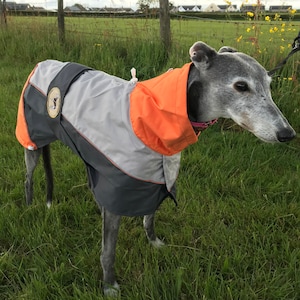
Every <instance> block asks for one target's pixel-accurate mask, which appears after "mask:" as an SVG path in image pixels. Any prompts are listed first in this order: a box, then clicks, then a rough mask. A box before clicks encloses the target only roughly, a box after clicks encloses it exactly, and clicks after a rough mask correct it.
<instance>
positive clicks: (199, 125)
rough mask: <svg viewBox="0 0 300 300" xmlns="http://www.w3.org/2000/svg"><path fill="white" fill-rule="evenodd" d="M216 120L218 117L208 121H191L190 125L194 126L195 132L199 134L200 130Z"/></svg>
mask: <svg viewBox="0 0 300 300" xmlns="http://www.w3.org/2000/svg"><path fill="white" fill-rule="evenodd" d="M217 122H218V119H214V120H211V121H208V122H192V121H191V125H192V126H193V128H194V131H195V133H196V134H199V133H200V132H202V131H204V130H205V129H206V128H208V127H209V126H211V125H214V124H216V123H217Z"/></svg>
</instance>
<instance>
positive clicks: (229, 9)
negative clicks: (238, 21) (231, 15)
mask: <svg viewBox="0 0 300 300" xmlns="http://www.w3.org/2000/svg"><path fill="white" fill-rule="evenodd" d="M218 7H219V8H220V9H221V11H225V12H235V11H238V8H237V6H236V5H235V4H234V5H218Z"/></svg>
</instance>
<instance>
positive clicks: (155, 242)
mask: <svg viewBox="0 0 300 300" xmlns="http://www.w3.org/2000/svg"><path fill="white" fill-rule="evenodd" d="M149 242H150V244H151V245H152V246H153V247H154V248H161V247H163V246H164V245H165V243H164V242H163V241H162V240H160V239H159V238H156V239H155V240H153V241H151V240H150V241H149Z"/></svg>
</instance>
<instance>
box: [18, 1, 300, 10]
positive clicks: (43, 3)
mask: <svg viewBox="0 0 300 300" xmlns="http://www.w3.org/2000/svg"><path fill="white" fill-rule="evenodd" d="M14 1H15V2H17V3H30V4H31V5H34V6H42V7H44V8H47V9H52V8H57V1H55V0H44V1H43V0H14ZM169 1H170V2H172V3H173V4H174V5H175V6H178V5H201V6H202V9H205V8H206V7H207V6H208V5H209V4H211V3H215V4H217V5H221V4H223V5H224V4H226V2H225V0H212V1H210V0H169ZM137 2H138V0H91V1H88V0H64V6H71V5H73V4H75V3H80V4H82V5H84V6H86V7H105V6H107V7H132V8H137ZM243 2H244V3H245V4H253V3H256V0H245V1H242V0H231V3H232V4H235V5H237V6H238V7H240V6H241V4H242V3H243ZM157 3H158V0H157ZM261 3H262V4H264V5H265V6H266V8H268V7H269V6H270V5H291V6H292V7H293V8H297V9H300V0H286V1H283V0H265V1H261Z"/></svg>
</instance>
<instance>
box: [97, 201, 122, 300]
mask: <svg viewBox="0 0 300 300" xmlns="http://www.w3.org/2000/svg"><path fill="white" fill-rule="evenodd" d="M120 220H121V216H118V215H114V214H112V213H110V212H109V211H107V210H106V209H105V208H104V207H102V252H101V258H100V259H101V265H102V270H103V281H104V287H103V288H104V295H105V296H109V297H117V296H118V293H119V285H118V283H117V281H116V276H115V269H114V263H115V256H116V244H117V239H118V232H119V226H120Z"/></svg>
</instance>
